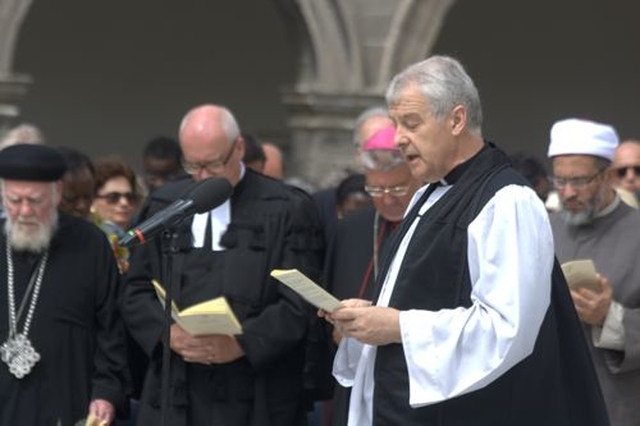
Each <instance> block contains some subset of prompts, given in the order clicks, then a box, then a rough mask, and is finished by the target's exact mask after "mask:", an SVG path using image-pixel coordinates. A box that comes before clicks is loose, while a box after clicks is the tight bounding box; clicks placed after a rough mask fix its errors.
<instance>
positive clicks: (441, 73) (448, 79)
mask: <svg viewBox="0 0 640 426" xmlns="http://www.w3.org/2000/svg"><path fill="white" fill-rule="evenodd" d="M412 84H416V85H418V86H419V87H420V90H421V91H422V94H423V95H424V96H425V98H426V99H427V101H428V103H429V106H430V108H431V111H430V112H431V114H433V116H434V118H435V119H436V120H438V121H442V120H444V119H445V117H446V116H447V115H448V114H449V113H450V112H451V111H452V110H453V108H454V107H455V106H457V105H462V106H464V107H465V108H466V110H467V127H468V129H469V131H470V132H472V133H475V134H478V135H480V133H481V128H482V106H481V105H480V96H479V95H478V89H476V86H475V84H474V83H473V80H471V77H469V75H468V74H467V72H466V71H465V70H464V67H463V66H462V64H460V62H458V61H457V60H456V59H453V58H451V57H448V56H432V57H430V58H428V59H426V60H424V61H422V62H419V63H417V64H414V65H411V66H409V67H408V68H406V69H405V70H404V71H402V72H401V73H399V74H398V75H396V76H395V77H394V78H393V80H391V83H389V87H388V88H387V94H386V98H387V104H388V105H393V104H395V103H397V102H398V100H399V99H398V98H399V96H400V93H401V92H402V91H403V90H404V89H405V88H406V87H407V86H409V85H412Z"/></svg>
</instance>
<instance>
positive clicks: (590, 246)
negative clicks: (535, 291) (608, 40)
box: [548, 119, 640, 426]
mask: <svg viewBox="0 0 640 426" xmlns="http://www.w3.org/2000/svg"><path fill="white" fill-rule="evenodd" d="M617 146H618V136H617V134H616V131H615V129H614V128H613V127H611V126H609V125H606V124H600V123H595V122H592V121H586V120H580V119H567V120H562V121H559V122H557V123H555V124H554V125H553V127H552V128H551V142H550V144H549V151H548V154H549V157H550V158H551V161H552V165H553V184H554V186H555V187H556V189H557V191H558V195H559V198H560V203H561V211H560V212H558V213H556V214H554V215H552V217H551V226H552V229H553V235H554V240H555V248H556V254H557V256H558V259H559V260H560V262H567V261H569V260H574V259H592V260H593V262H594V264H595V268H596V271H597V272H598V276H597V281H598V285H597V287H598V288H597V290H596V291H592V290H590V289H587V288H581V287H578V288H572V289H571V297H572V299H573V303H574V305H575V308H576V311H577V312H578V316H579V317H580V319H581V321H582V324H583V329H584V332H585V334H586V337H587V340H588V341H589V342H590V348H591V355H592V358H593V362H594V364H595V368H596V373H597V374H598V378H599V380H600V384H601V387H602V392H603V394H604V397H605V401H606V403H607V409H608V411H609V416H610V419H611V424H612V425H614V426H616V425H618V426H622V425H631V424H637V422H638V419H639V418H640V333H638V328H639V327H640V262H638V253H640V238H639V235H638V230H639V229H640V212H638V211H637V210H634V209H633V208H631V207H629V206H627V205H626V204H624V203H623V202H621V200H620V197H619V196H618V195H617V193H616V192H615V190H614V189H613V187H612V183H613V181H614V179H615V176H614V174H615V171H614V170H613V169H612V168H611V162H612V160H613V158H614V152H615V149H616V147H617Z"/></svg>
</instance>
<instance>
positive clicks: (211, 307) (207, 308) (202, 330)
mask: <svg viewBox="0 0 640 426" xmlns="http://www.w3.org/2000/svg"><path fill="white" fill-rule="evenodd" d="M152 283H153V287H154V289H155V290H156V295H157V296H158V299H159V300H160V303H161V304H162V306H163V307H164V301H165V294H166V293H165V291H164V288H163V287H162V286H161V285H160V283H159V282H158V281H156V280H152ZM171 316H172V317H173V320H174V321H175V322H177V323H178V324H179V325H180V327H182V328H183V329H184V330H185V331H186V332H187V333H189V334H191V335H192V336H201V335H205V334H242V325H241V324H240V322H239V321H238V319H237V318H236V315H235V314H234V313H233V310H231V306H229V303H228V302H227V299H226V298H225V297H224V296H220V297H216V298H215V299H211V300H207V301H205V302H202V303H198V304H196V305H193V306H189V307H188V308H185V309H183V310H182V311H181V310H179V309H178V307H177V306H176V304H175V303H173V301H171Z"/></svg>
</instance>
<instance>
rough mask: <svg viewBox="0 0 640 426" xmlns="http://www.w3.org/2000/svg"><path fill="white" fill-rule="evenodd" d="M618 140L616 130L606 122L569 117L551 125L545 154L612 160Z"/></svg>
mask: <svg viewBox="0 0 640 426" xmlns="http://www.w3.org/2000/svg"><path fill="white" fill-rule="evenodd" d="M619 142H620V140H619V139H618V134H617V133H616V130H615V129H614V128H613V127H611V126H609V125H607V124H601V123H596V122H594V121H588V120H581V119H577V118H569V119H566V120H561V121H557V122H556V123H555V124H554V125H553V126H552V127H551V143H550V144H549V151H548V153H547V155H548V156H549V157H555V156H556V155H575V154H578V155H594V156H596V157H602V158H605V159H607V160H609V161H613V154H614V152H615V150H616V147H617V146H618V143H619Z"/></svg>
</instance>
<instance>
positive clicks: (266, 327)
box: [238, 191, 324, 370]
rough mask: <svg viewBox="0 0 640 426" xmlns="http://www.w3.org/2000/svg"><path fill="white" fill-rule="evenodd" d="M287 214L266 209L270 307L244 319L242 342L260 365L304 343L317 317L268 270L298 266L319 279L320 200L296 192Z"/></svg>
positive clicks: (256, 366)
mask: <svg viewBox="0 0 640 426" xmlns="http://www.w3.org/2000/svg"><path fill="white" fill-rule="evenodd" d="M286 206H287V208H286V214H282V210H281V209H277V210H275V211H274V212H273V214H269V212H268V211H267V212H266V217H267V223H268V225H267V228H268V230H267V235H265V239H266V241H267V244H269V245H270V247H269V248H268V249H267V250H268V251H270V255H269V256H268V260H267V265H268V267H267V270H265V271H264V272H263V273H264V277H263V278H262V280H267V281H266V283H264V284H263V285H264V286H265V288H264V294H265V296H264V301H265V302H266V303H265V307H264V309H262V311H261V312H260V313H259V314H258V315H256V316H254V317H251V318H247V319H246V320H245V322H244V323H243V327H244V334H243V335H241V336H238V341H239V343H240V345H241V346H242V347H243V349H244V350H245V352H246V356H247V359H248V360H249V362H250V363H251V365H252V366H253V368H254V369H257V370H259V369H261V368H263V367H264V366H266V365H269V364H270V363H271V362H272V361H273V360H275V359H277V358H279V357H280V356H281V355H282V354H284V353H286V352H289V351H291V350H292V348H294V347H295V346H299V345H300V344H301V342H302V341H303V339H304V338H305V336H306V333H307V331H308V329H309V327H310V326H312V324H313V321H312V320H311V318H313V316H314V312H315V311H314V310H313V309H312V307H311V305H309V304H308V303H306V302H304V301H303V300H302V299H301V298H300V297H299V296H298V295H297V294H295V293H294V292H293V291H292V290H290V289H289V288H287V287H286V286H284V285H282V284H281V283H279V282H278V281H277V280H275V279H274V278H271V277H270V276H269V275H268V274H269V272H270V270H271V269H276V268H277V269H289V268H297V269H298V270H300V271H302V272H303V273H305V274H306V275H308V276H309V277H310V278H311V279H313V280H315V281H318V280H319V278H320V269H321V261H322V255H321V253H322V251H323V246H324V243H323V236H322V230H321V227H320V221H319V217H318V213H317V210H316V208H315V205H314V204H313V203H312V201H311V199H310V198H309V197H308V196H306V195H305V194H298V193H296V192H294V191H292V192H291V193H290V198H289V200H288V202H287V203H286Z"/></svg>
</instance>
